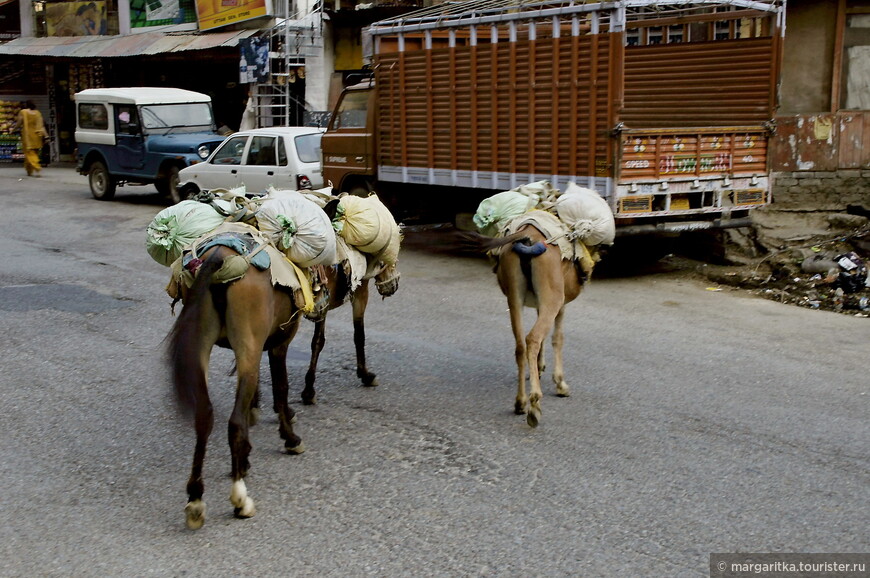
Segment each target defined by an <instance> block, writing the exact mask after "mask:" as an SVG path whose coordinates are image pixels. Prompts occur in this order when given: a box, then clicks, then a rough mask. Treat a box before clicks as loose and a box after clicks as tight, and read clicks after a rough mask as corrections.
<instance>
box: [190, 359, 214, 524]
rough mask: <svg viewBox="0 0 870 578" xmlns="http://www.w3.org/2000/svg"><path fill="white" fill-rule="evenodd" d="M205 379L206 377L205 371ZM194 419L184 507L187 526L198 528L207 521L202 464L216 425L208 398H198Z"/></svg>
mask: <svg viewBox="0 0 870 578" xmlns="http://www.w3.org/2000/svg"><path fill="white" fill-rule="evenodd" d="M203 379H205V374H204V373H203ZM194 420H195V421H194V428H195V430H196V447H195V449H194V451H193V467H192V468H191V470H190V478H189V479H188V481H187V506H185V508H184V513H185V517H186V518H187V527H188V528H190V529H191V530H198V529H199V528H201V527H202V525H203V523H205V502H204V501H203V499H202V495H203V492H204V491H205V486H204V484H203V482H202V466H203V462H204V461H205V448H206V444H207V443H208V438H209V436H210V435H211V430H212V427H213V426H214V410H213V409H212V405H211V402H210V401H209V400H208V399H207V398H206V399H201V400H198V402H197V405H196V415H195V416H194Z"/></svg>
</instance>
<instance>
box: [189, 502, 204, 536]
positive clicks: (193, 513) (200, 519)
mask: <svg viewBox="0 0 870 578" xmlns="http://www.w3.org/2000/svg"><path fill="white" fill-rule="evenodd" d="M184 513H185V515H186V516H187V527H188V528H190V529H191V530H199V529H200V528H202V525H203V524H204V523H205V502H203V501H202V500H194V501H193V502H188V503H187V505H186V506H185V507H184Z"/></svg>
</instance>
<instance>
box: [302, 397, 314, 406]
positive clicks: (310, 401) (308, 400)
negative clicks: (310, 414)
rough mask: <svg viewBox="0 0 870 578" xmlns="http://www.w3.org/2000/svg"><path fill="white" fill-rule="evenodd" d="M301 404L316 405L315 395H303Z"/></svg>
mask: <svg viewBox="0 0 870 578" xmlns="http://www.w3.org/2000/svg"><path fill="white" fill-rule="evenodd" d="M302 405H317V396H316V395H312V396H311V397H303V398H302Z"/></svg>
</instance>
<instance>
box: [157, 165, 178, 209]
mask: <svg viewBox="0 0 870 578" xmlns="http://www.w3.org/2000/svg"><path fill="white" fill-rule="evenodd" d="M154 186H155V187H157V192H159V193H160V194H161V195H164V196H166V197H169V198H170V199H171V200H172V204H177V203H180V202H181V200H182V199H183V198H184V197H183V196H182V194H181V192H180V191H179V190H178V167H176V166H171V167H169V168H168V169H166V175H165V176H164V177H163V178H161V179H159V180H158V181H157V182H156V183H154Z"/></svg>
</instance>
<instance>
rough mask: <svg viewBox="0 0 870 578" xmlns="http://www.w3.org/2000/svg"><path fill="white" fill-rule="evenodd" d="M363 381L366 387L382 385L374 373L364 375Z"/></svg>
mask: <svg viewBox="0 0 870 578" xmlns="http://www.w3.org/2000/svg"><path fill="white" fill-rule="evenodd" d="M362 383H363V386H365V387H377V386H379V385H380V383H379V382H378V378H377V376H376V375H375V374H374V373H373V374H371V375H368V376H366V377H364V378H363V380H362Z"/></svg>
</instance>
